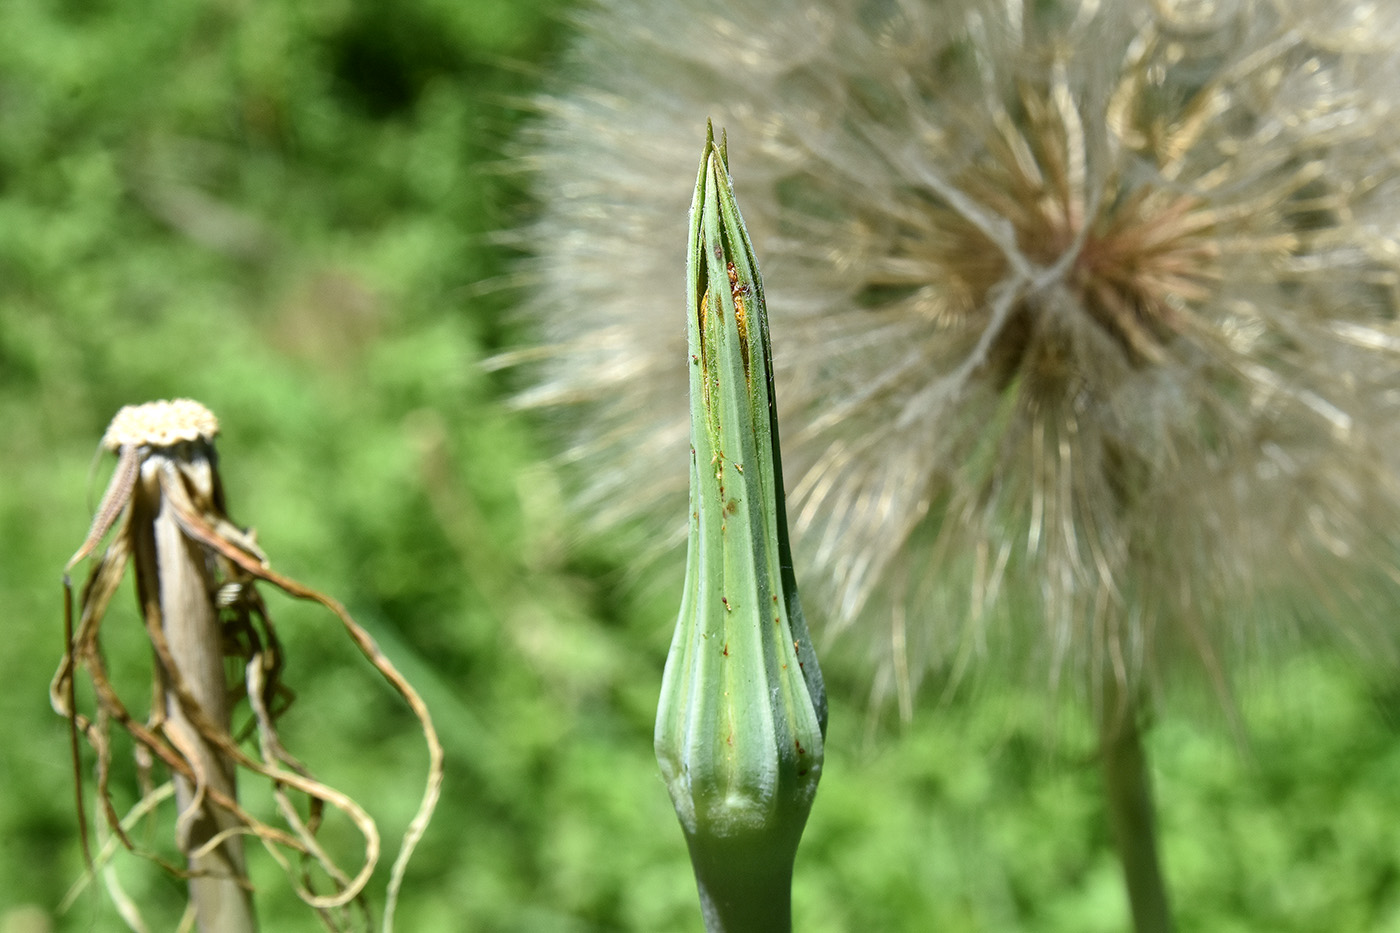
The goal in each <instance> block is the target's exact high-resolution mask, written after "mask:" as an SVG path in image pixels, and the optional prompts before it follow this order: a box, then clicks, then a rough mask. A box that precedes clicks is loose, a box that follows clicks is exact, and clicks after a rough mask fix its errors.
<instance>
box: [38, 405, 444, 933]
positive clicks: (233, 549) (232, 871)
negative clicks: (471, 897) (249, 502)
mask: <svg viewBox="0 0 1400 933" xmlns="http://www.w3.org/2000/svg"><path fill="white" fill-rule="evenodd" d="M217 433H218V422H217V421H216V420H215V418H214V416H213V415H212V414H210V413H209V411H208V410H207V409H205V408H204V407H203V406H202V405H199V404H198V403H196V402H192V401H189V400H186V399H180V400H176V401H173V402H152V403H150V404H147V405H140V406H128V407H126V408H123V409H122V410H121V411H120V412H118V414H117V416H116V418H115V419H113V421H112V424H111V426H110V427H109V428H108V430H107V434H106V436H105V437H104V438H103V446H104V447H105V448H106V449H108V450H111V451H113V452H114V453H115V454H116V455H117V458H118V463H117V469H116V472H115V473H114V474H113V476H112V479H111V482H110V483H109V484H108V487H107V491H106V492H105V493H104V495H103V497H102V502H101V504H100V505H99V507H98V510H97V515H96V517H95V518H94V520H93V524H92V528H91V530H90V531H89V532H88V536H87V540H85V541H84V542H83V545H82V547H80V548H79V549H78V551H77V553H75V554H74V555H73V558H72V559H71V560H70V561H69V562H68V567H67V570H69V571H71V569H72V568H73V567H74V566H75V565H76V564H77V563H78V562H80V561H82V560H83V559H84V558H86V557H87V556H89V555H90V554H92V553H94V552H95V551H96V549H97V547H98V546H99V545H100V544H101V542H102V541H103V539H104V538H106V537H107V536H108V534H109V532H111V530H112V529H113V528H114V527H117V531H116V534H115V535H113V536H112V538H111V540H110V542H109V543H108V545H107V547H106V549H105V550H104V551H103V552H102V554H101V556H100V557H99V558H98V559H97V561H96V563H95V564H94V566H93V568H92V570H91V572H90V574H89V576H88V580H87V583H86V584H85V585H84V587H83V591H82V596H81V602H80V609H79V614H78V624H77V627H76V629H75V628H74V626H73V611H72V588H71V585H70V583H69V580H68V576H67V573H66V572H65V575H64V608H65V613H64V624H65V638H66V640H67V649H66V651H65V654H64V657H63V661H62V663H61V664H60V665H59V668H58V672H57V674H56V675H55V676H54V680H53V684H52V686H51V688H50V697H51V700H52V702H53V706H54V709H55V710H56V711H57V712H58V713H59V714H60V715H63V716H65V717H67V718H68V720H69V723H70V725H71V730H70V731H71V741H72V751H73V756H74V767H75V778H76V783H77V785H78V795H77V796H78V819H79V826H80V831H81V833H82V837H83V848H84V854H85V856H86V858H87V862H88V865H89V866H90V868H91V867H92V865H93V862H92V857H91V852H90V850H89V848H88V839H87V821H86V814H85V811H84V804H83V793H82V786H81V784H82V779H81V772H80V770H79V767H78V761H79V743H78V734H79V733H82V734H83V735H84V736H85V737H86V738H87V740H88V742H89V744H91V746H92V747H93V749H94V750H95V752H96V753H97V792H98V800H99V801H100V804H101V807H102V810H103V815H104V817H105V819H106V822H107V825H108V826H109V827H110V828H111V831H112V832H113V834H114V835H115V836H116V837H117V838H118V839H120V840H121V842H122V843H123V844H124V845H125V846H126V847H127V848H128V849H130V850H133V851H137V849H136V846H135V845H134V844H133V842H132V840H131V838H130V836H129V835H128V833H127V831H126V829H125V828H124V825H123V819H122V817H121V816H120V815H119V814H118V813H117V810H116V807H115V806H114V805H113V803H112V797H111V792H110V787H109V784H110V780H111V776H112V756H111V737H110V730H111V727H112V726H113V725H114V724H115V725H116V726H117V727H118V728H120V729H124V730H125V731H126V732H127V733H128V734H129V735H130V736H131V738H132V739H133V740H134V742H135V744H136V758H137V769H138V774H139V777H140V778H141V781H142V786H143V789H144V792H145V795H146V796H145V798H143V800H142V801H139V802H138V803H137V804H136V805H135V806H134V807H133V808H132V812H133V813H134V812H136V811H138V810H141V809H143V808H144V807H145V806H146V804H147V801H148V800H149V799H151V798H152V797H153V796H154V795H157V794H159V793H161V792H162V788H158V787H156V788H153V787H152V786H151V782H150V780H149V774H148V771H149V765H150V763H151V761H152V760H158V761H159V762H160V763H161V764H163V765H164V766H165V767H166V768H167V769H168V770H169V771H170V773H171V775H172V778H173V780H174V783H175V788H176V797H177V800H178V805H179V817H178V819H177V823H176V830H177V842H178V844H179V848H180V850H181V852H182V853H183V854H184V856H185V858H186V861H187V867H186V868H185V869H181V868H179V867H177V866H173V865H169V864H168V863H165V862H164V861H162V860H161V859H159V858H158V857H157V856H155V855H154V854H151V853H145V852H142V853H141V854H143V855H146V856H147V857H150V858H152V859H153V860H155V861H157V862H159V863H160V864H162V865H163V866H164V867H165V868H166V869H167V870H170V871H172V872H175V873H177V874H180V875H182V876H185V877H187V878H189V882H190V895H191V904H192V907H193V908H194V911H195V914H196V916H197V919H198V922H199V925H200V929H201V930H219V931H225V930H227V931H234V930H251V929H253V928H254V920H253V916H252V903H251V896H250V895H251V886H250V884H249V882H248V880H247V875H246V870H245V867H244V856H243V845H242V836H244V835H253V836H256V837H257V838H258V839H259V841H261V842H262V844H263V846H264V847H265V848H266V849H267V851H268V852H269V853H270V854H271V855H272V856H273V858H274V859H276V860H277V862H278V863H279V864H281V865H282V867H283V868H284V869H285V870H286V871H287V874H288V876H289V877H290V878H291V879H292V880H293V883H294V885H295V887H296V890H297V892H298V894H299V895H300V896H301V898H302V900H304V901H305V902H306V903H307V904H308V905H310V906H311V907H313V908H314V909H315V910H316V911H317V912H318V913H319V915H320V916H321V919H322V921H323V922H324V923H325V924H326V926H327V927H328V928H330V929H332V930H340V929H347V928H351V927H353V926H364V927H368V926H369V925H370V923H369V920H368V917H369V915H368V908H367V906H366V905H365V902H364V897H363V894H364V889H365V886H366V884H367V883H368V881H369V879H370V876H371V875H372V873H373V871H374V869H375V866H376V865H377V864H378V860H379V854H380V841H379V831H378V828H377V826H376V825H375V822H374V820H373V819H372V818H371V817H370V816H369V814H368V813H367V812H366V811H365V810H364V808H363V807H361V806H360V805H359V804H358V803H357V802H356V801H354V800H353V799H351V798H350V797H348V796H346V795H345V794H342V793H341V792H339V791H337V790H335V789H334V788H332V787H329V786H327V785H325V784H323V783H321V782H320V781H318V780H316V779H315V778H313V777H312V776H311V774H310V773H309V772H308V771H307V769H306V768H305V767H304V766H303V765H302V764H301V763H300V762H299V761H297V760H296V759H295V758H294V757H292V756H291V755H290V754H289V753H288V752H287V750H286V749H285V748H284V747H283V746H282V742H281V739H280V738H279V736H278V732H277V720H278V718H279V717H280V716H281V715H282V714H283V713H285V712H286V710H287V708H288V706H289V705H290V697H291V693H290V691H288V689H287V688H286V687H285V685H284V684H283V683H282V680H281V673H282V666H283V658H282V651H281V644H280V642H279V640H278V638H277V633H276V630H275V629H274V627H273V625H272V621H271V619H270V618H269V616H268V614H267V609H266V606H265V605H264V603H263V601H262V598H261V596H260V595H259V594H258V591H257V589H256V583H257V581H260V580H261V581H265V582H267V583H270V584H272V585H273V586H275V587H277V588H278V589H281V590H282V591H283V592H285V593H288V594H289V595H291V596H294V597H296V598H298V599H309V600H313V601H315V602H318V603H320V604H321V605H323V606H325V607H326V608H327V609H329V610H330V611H331V612H332V613H334V614H335V616H336V617H337V618H338V619H339V620H340V622H341V624H342V625H344V626H345V629H346V631H347V632H348V633H349V635H350V638H351V639H352V640H353V641H354V642H355V645H356V646H357V647H358V648H359V649H360V651H361V652H362V653H363V654H364V655H365V657H366V658H367V659H368V660H369V661H370V663H371V664H373V665H374V667H375V669H376V670H377V671H379V673H380V675H381V676H383V677H384V679H385V680H387V681H388V682H389V684H390V685H391V686H392V687H393V688H394V689H395V690H396V691H397V692H398V693H399V695H400V696H402V697H403V699H404V700H405V701H406V702H407V703H408V705H409V707H410V709H411V710H412V712H413V714H414V716H415V717H416V718H417V719H418V722H419V725H420V727H421V728H422V730H423V735H424V739H425V741H426V742H427V745H428V755H429V770H428V778H427V782H426V786H425V788H424V792H423V796H422V800H421V803H420V804H419V807H418V812H417V814H416V815H415V817H414V819H413V821H412V823H411V824H410V825H409V828H408V830H407V831H406V832H405V834H404V839H403V842H402V844H401V846H400V849H399V854H398V856H397V858H396V859H395V861H394V865H393V868H392V870H391V873H390V879H389V884H388V889H387V894H386V903H385V910H384V929H385V930H386V931H390V930H392V928H393V914H394V908H395V906H396V903H397V900H398V894H399V891H400V889H401V887H402V883H403V876H404V872H405V870H406V867H407V863H408V859H409V857H410V855H411V854H412V852H413V849H414V847H415V846H416V845H417V843H418V840H419V839H420V838H421V837H422V835H423V832H424V831H425V830H426V828H427V824H428V821H429V819H430V818H431V816H432V811H433V809H434V807H435V806H436V804H437V799H438V796H439V794H440V792H441V786H442V762H443V751H442V746H441V743H440V742H439V741H438V737H437V732H436V730H435V729H434V727H433V724H432V719H431V717H430V716H429V713H428V710H427V707H426V706H425V705H424V703H423V701H422V699H421V698H420V697H419V696H418V693H417V692H416V691H415V690H414V689H413V687H412V686H411V685H410V684H409V683H408V681H407V680H405V679H404V677H403V676H402V675H401V674H400V673H399V672H398V670H397V669H396V668H395V667H394V666H393V665H392V664H391V663H390V662H389V660H388V659H387V658H386V657H385V656H384V654H383V652H382V651H380V649H379V647H378V645H376V644H375V642H374V639H373V638H371V637H370V635H369V633H367V632H366V631H365V630H364V629H363V628H361V627H360V626H359V625H358V624H357V623H356V622H355V621H354V619H352V618H351V617H350V615H349V613H347V612H346V610H345V608H344V607H343V606H341V605H340V603H338V602H337V601H335V600H334V599H332V598H330V597H329V596H326V595H324V594H322V593H319V592H317V591H316V590H313V589H311V588H309V587H306V586H303V585H302V584H300V583H297V582H296V581H294V580H291V579H289V578H287V577H284V576H282V575H280V574H278V573H276V572H275V571H274V570H273V569H272V568H271V567H270V566H269V564H268V562H267V559H266V557H265V556H264V555H263V553H262V551H261V550H259V548H258V546H257V544H256V543H255V541H254V539H253V535H252V533H251V532H248V531H245V530H243V529H240V528H238V527H237V526H236V525H234V524H233V522H232V521H231V520H230V519H229V518H228V515H227V512H226V510H225V506H224V493H223V486H222V483H221V481H220V478H219V473H218V469H217V459H216V455H215V452H214V447H213V439H214V437H215V435H216V434H217ZM128 563H133V564H134V565H135V572H136V590H137V598H138V601H139V603H140V607H141V612H142V615H143V617H144V619H145V623H146V635H147V638H148V639H149V641H150V644H151V648H152V650H153V653H154V658H155V686H154V691H153V695H152V698H151V701H150V705H149V711H148V713H147V715H146V718H145V720H144V721H141V720H139V719H138V717H137V716H136V715H133V713H132V711H131V708H130V705H129V704H128V703H127V702H126V701H125V700H123V699H122V698H121V697H120V696H119V695H118V693H117V691H116V689H115V688H114V687H113V685H112V683H111V681H110V680H109V678H108V675H107V670H106V665H105V662H104V660H103V655H102V650H101V644H100V639H99V631H100V628H101V624H102V620H103V618H104V617H105V615H106V611H107V606H108V603H109V602H110V601H111V598H112V595H113V594H114V593H115V591H116V589H117V587H118V585H119V584H120V582H121V579H122V576H123V575H124V574H125V572H126V567H127V564H128ZM230 657H231V658H236V659H237V660H238V661H239V662H240V664H241V666H242V670H243V675H242V679H241V681H240V682H236V683H235V684H233V685H232V686H230V685H229V684H228V683H227V681H226V677H225V673H224V661H225V659H226V658H230ZM79 669H81V670H83V671H84V672H86V674H87V676H88V679H89V681H90V685H91V688H92V691H93V694H94V697H95V701H96V711H95V714H93V715H91V716H89V715H87V714H85V713H83V712H80V711H79V710H78V704H77V699H76V683H75V679H76V672H77V671H78V670H79ZM241 699H246V700H247V703H248V707H249V711H250V712H251V721H250V722H249V724H248V726H247V728H246V729H245V730H243V731H242V733H241V734H239V735H235V734H234V733H233V731H232V728H231V721H232V709H233V707H234V705H235V704H236V703H237V702H238V701H239V700H241ZM249 735H256V749H255V751H248V750H245V749H244V747H243V744H242V740H243V739H244V738H246V737H248V736H249ZM143 762H144V763H143ZM239 769H242V770H244V771H246V772H250V773H252V774H255V775H258V776H261V777H263V778H266V779H267V780H269V781H270V782H271V784H272V790H273V795H274V799H275V800H276V803H277V809H278V811H279V813H280V815H281V818H282V820H283V821H284V822H285V824H286V827H287V828H285V829H283V828H278V827H276V826H272V825H269V824H268V823H266V822H264V821H263V820H261V819H259V818H258V817H256V816H254V815H253V814H252V813H250V812H248V811H247V810H245V809H244V808H243V807H242V806H240V804H239V802H238V798H237V792H236V782H235V775H236V773H237V772H238V770H239ZM297 795H300V796H301V797H302V798H304V799H303V800H302V801H301V803H302V804H303V807H304V814H305V815H303V811H302V810H299V809H298V801H297V799H296V798H297ZM328 805H329V806H330V807H332V808H334V809H337V810H340V811H341V812H342V813H343V814H344V815H345V816H346V817H347V818H349V819H350V821H351V822H352V823H353V824H354V825H355V827H356V828H357V830H358V831H359V832H360V834H361V836H362V837H363V839H364V846H365V851H364V857H363V860H362V862H361V863H360V865H359V867H358V869H356V870H355V871H354V872H353V873H351V872H348V871H346V870H345V869H343V868H342V867H341V866H340V865H339V864H337V863H336V861H335V860H334V859H333V858H332V857H331V856H330V855H329V854H328V853H327V852H326V851H325V850H324V849H323V848H322V847H321V845H320V844H319V842H318V841H317V839H316V833H317V830H318V829H319V828H320V826H321V824H322V819H323V816H324V811H325V807H326V806H328ZM294 860H295V861H296V862H297V863H298V864H297V865H296V867H294V866H293V861H294ZM313 869H319V871H320V872H322V873H324V875H325V876H326V878H327V879H329V882H330V890H329V891H326V892H322V891H318V890H317V887H318V885H317V883H316V882H315V881H314V880H313V877H312V872H313ZM322 884H323V885H324V882H322ZM351 905H353V906H354V907H355V908H357V910H358V917H359V919H358V921H356V920H354V917H355V916H356V915H355V914H352V913H350V907H351Z"/></svg>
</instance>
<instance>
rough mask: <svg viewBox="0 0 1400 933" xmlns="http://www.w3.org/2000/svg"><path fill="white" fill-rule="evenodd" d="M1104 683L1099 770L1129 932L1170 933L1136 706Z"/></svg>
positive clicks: (1113, 684) (1108, 679)
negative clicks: (1130, 923)
mask: <svg viewBox="0 0 1400 933" xmlns="http://www.w3.org/2000/svg"><path fill="white" fill-rule="evenodd" d="M1104 680H1105V686H1104V698H1103V710H1102V712H1101V713H1100V716H1099V739H1100V742H1101V748H1100V753H1099V754H1100V767H1101V769H1102V771H1103V781H1104V793H1105V797H1106V800H1107V803H1108V820H1109V825H1110V827H1111V828H1112V830H1113V837H1114V841H1115V843H1116V845H1117V847H1118V858H1119V860H1120V861H1121V863H1122V865H1123V876H1124V880H1125V881H1126V883H1127V888H1128V903H1129V906H1130V907H1131V909H1132V915H1133V929H1134V930H1135V931H1136V933H1171V930H1172V928H1173V927H1172V918H1171V907H1170V906H1169V904H1168V903H1167V888H1166V883H1165V882H1164V880H1163V878H1162V868H1161V864H1160V861H1159V859H1158V855H1157V831H1156V815H1155V808H1154V807H1153V804H1152V783H1151V776H1150V774H1149V773H1148V768H1147V755H1146V751H1145V749H1144V748H1143V744H1142V726H1141V724H1140V717H1141V713H1142V710H1141V706H1140V702H1139V700H1137V699H1136V698H1135V697H1134V696H1133V695H1132V694H1130V693H1126V692H1124V691H1123V689H1122V687H1121V686H1120V685H1119V683H1118V680H1117V678H1116V677H1115V676H1114V675H1113V673H1112V672H1110V673H1108V674H1107V675H1106V676H1105V678H1104Z"/></svg>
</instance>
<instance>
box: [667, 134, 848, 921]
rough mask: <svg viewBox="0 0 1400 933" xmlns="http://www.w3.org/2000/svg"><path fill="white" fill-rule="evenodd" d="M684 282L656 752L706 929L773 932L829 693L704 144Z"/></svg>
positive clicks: (766, 381)
mask: <svg viewBox="0 0 1400 933" xmlns="http://www.w3.org/2000/svg"><path fill="white" fill-rule="evenodd" d="M687 271H688V277H687V281H688V293H687V308H688V311H689V334H690V337H689V349H690V358H689V361H688V365H689V367H690V403H691V404H690V407H691V440H692V449H691V463H690V482H691V493H690V507H691V516H690V519H691V520H690V536H689V556H688V558H687V566H686V580H685V590H684V594H683V596H682V601H681V611H680V618H679V620H678V622H677V625H676V633H675V637H674V639H673V641H672V644H671V652H670V655H669V657H668V658H667V660H666V672H665V675H664V678H663V682H662V689H661V703H660V707H659V709H658V710H657V720H656V755H657V760H658V762H659V764H660V766H661V772H662V776H663V777H664V778H665V780H666V785H667V788H668V790H669V791H670V793H671V800H672V802H673V803H674V804H675V807H676V815H677V816H678V817H679V818H680V822H681V828H682V830H683V831H684V833H685V837H686V842H687V844H688V845H689V848H690V857H691V862H692V865H693V867H694V869H695V877H696V882H697V886H698V888H699V893H700V902H701V909H702V912H703V914H704V917H705V925H706V927H707V929H708V930H709V931H710V933H747V931H754V933H757V931H764V933H775V931H779V933H781V931H785V930H790V929H791V927H792V918H791V887H792V869H793V862H794V860H795V858H796V856H797V847H798V843H799V841H800V840H801V837H802V830H803V828H804V827H805V825H806V822H807V816H808V814H809V813H810V811H811V806H812V800H813V797H814V796H815V794H816V789H817V782H818V780H819V779H820V777H821V769H822V760H823V748H824V746H823V743H824V740H825V735H826V694H825V689H824V687H823V685H822V678H821V671H820V669H819V668H818V666H817V659H816V655H815V654H814V652H813V650H812V645H811V640H810V638H809V637H808V634H807V627H806V623H805V621H804V620H803V616H802V609H801V605H800V603H799V601H798V597H797V587H796V583H795V580H794V578H793V572H792V558H791V554H790V551H789V546H788V540H787V517H786V514H785V512H784V507H783V487H782V471H781V464H780V462H779V453H778V432H777V414H776V409H775V407H774V403H773V383H772V364H771V352H770V349H769V343H768V321H767V313H766V309H765V305H764V299H763V285H762V282H761V281H760V279H759V275H758V267H757V262H756V260H755V257H754V254H753V248H752V246H751V245H750V243H749V239H748V234H747V232H746V231H745V229H744V225H743V221H742V219H741V218H740V217H739V211H738V207H737V205H736V204H735V202H734V191H733V186H732V183H731V182H730V179H729V171H728V164H727V158H726V153H725V147H724V146H723V144H721V145H720V146H718V147H717V146H715V144H714V138H713V134H712V133H711V134H710V135H709V136H708V137H707V139H706V144H705V151H704V153H703V155H702V158H701V165H700V177H699V179H698V180H697V182H696V189H695V199H694V202H693V205H692V208H691V228H690V257H689V261H688V264H687Z"/></svg>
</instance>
